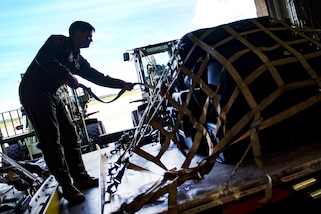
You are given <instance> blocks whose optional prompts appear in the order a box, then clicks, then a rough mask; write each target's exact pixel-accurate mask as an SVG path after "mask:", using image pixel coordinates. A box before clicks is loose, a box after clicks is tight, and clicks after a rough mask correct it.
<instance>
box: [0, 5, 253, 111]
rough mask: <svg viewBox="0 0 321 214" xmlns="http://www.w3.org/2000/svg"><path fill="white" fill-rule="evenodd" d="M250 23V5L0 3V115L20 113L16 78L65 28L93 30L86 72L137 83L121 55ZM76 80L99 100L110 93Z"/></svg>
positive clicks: (251, 10) (85, 51) (64, 33)
mask: <svg viewBox="0 0 321 214" xmlns="http://www.w3.org/2000/svg"><path fill="white" fill-rule="evenodd" d="M253 17H256V8H255V4H254V0H175V1H172V0H152V1H151V0H135V1H128V0H118V1H112V0H91V1H79V0H68V1H65V0H53V1H43V0H29V1H25V0H1V1H0V29H2V32H1V34H0V41H1V43H0V50H1V51H0V93H1V99H0V112H4V111H9V110H12V109H16V108H20V103H19V97H18V86H19V81H20V74H21V73H24V72H25V71H26V69H27V67H28V66H29V64H30V62H31V61H32V60H33V58H34V56H35V54H36V53H37V52H38V50H39V48H40V47H41V46H42V44H43V43H44V42H45V40H46V39H47V38H48V37H49V36H50V35H51V34H63V35H66V36H68V28H69V25H70V24H71V23H72V22H74V21H76V20H83V21H87V22H89V23H91V24H92V25H93V26H94V27H95V29H96V32H95V33H94V35H93V41H94V42H93V43H92V44H91V46H90V47H89V48H87V49H82V50H81V53H82V55H83V56H84V57H85V58H86V59H87V60H88V61H89V62H90V64H91V66H92V67H94V68H96V69H97V70H99V71H100V72H102V73H104V74H105V75H110V76H112V77H115V78H120V79H123V80H125V81H131V82H136V81H137V76H136V72H135V67H134V64H133V62H124V61H123V56H122V54H123V52H125V51H126V50H129V49H133V48H136V47H141V46H145V45H148V44H154V43H159V42H164V41H168V40H173V39H180V38H181V37H183V36H184V35H185V34H186V33H188V32H190V31H194V30H197V29H200V28H207V27H215V26H218V25H221V24H225V23H229V22H232V21H237V20H241V19H246V18H253ZM78 80H79V82H81V83H84V84H86V85H88V86H90V87H91V88H92V90H93V91H94V92H95V93H96V94H98V95H106V94H109V93H111V92H112V93H115V91H111V89H108V88H103V87H100V86H95V85H92V84H90V83H89V82H87V81H84V80H82V79H81V78H80V77H78ZM35 99H37V98H36V97H35Z"/></svg>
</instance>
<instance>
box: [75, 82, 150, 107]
mask: <svg viewBox="0 0 321 214" xmlns="http://www.w3.org/2000/svg"><path fill="white" fill-rule="evenodd" d="M132 84H133V86H135V85H143V86H145V87H147V88H150V89H154V88H155V87H154V86H152V85H148V84H145V83H140V82H136V83H132ZM79 87H80V88H82V89H84V90H85V91H87V92H88V93H89V94H90V95H91V96H92V97H93V98H95V99H96V100H97V101H99V102H101V103H106V104H108V103H112V102H114V101H115V100H117V99H118V98H119V97H120V96H121V95H123V94H124V93H125V91H126V89H121V90H120V91H119V92H118V94H117V96H116V97H114V98H113V99H112V100H110V101H103V100H102V99H100V98H99V97H98V96H97V95H96V94H95V93H94V92H92V90H91V89H90V88H89V87H87V86H85V85H83V84H81V83H80V84H79Z"/></svg>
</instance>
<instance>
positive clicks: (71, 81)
mask: <svg viewBox="0 0 321 214" xmlns="http://www.w3.org/2000/svg"><path fill="white" fill-rule="evenodd" d="M66 84H67V85H68V86H69V87H71V88H73V89H76V88H78V87H79V83H78V80H77V78H76V77H75V76H74V75H72V74H71V73H70V72H69V73H68V74H67V81H66Z"/></svg>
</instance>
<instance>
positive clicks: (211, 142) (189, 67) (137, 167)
mask: <svg viewBox="0 0 321 214" xmlns="http://www.w3.org/2000/svg"><path fill="white" fill-rule="evenodd" d="M318 36H319V32H318V31H316V30H312V29H307V28H304V29H303V28H296V27H294V26H291V25H289V24H287V23H285V22H283V21H279V20H273V19H271V18H269V17H264V18H256V19H248V20H241V21H237V22H233V23H230V24H225V25H221V26H218V27H213V28H207V29H200V30H197V31H194V32H190V33H188V34H186V35H185V36H183V37H182V38H181V39H180V42H179V44H178V45H177V48H176V50H175V51H176V53H175V56H174V57H173V58H171V59H170V61H169V63H168V67H167V68H166V71H165V73H164V74H163V76H162V78H161V80H160V82H159V83H158V85H157V87H156V89H155V91H154V96H153V97H152V100H151V101H150V103H149V104H148V108H147V110H146V111H145V112H144V114H143V120H141V121H140V124H139V126H138V128H137V129H136V131H135V133H134V134H133V136H130V137H129V138H130V141H129V143H128V144H126V145H125V144H122V148H119V151H120V155H119V156H118V157H117V159H116V160H115V162H114V166H113V168H112V170H115V171H116V172H115V173H113V176H112V179H111V180H112V182H111V184H110V185H109V186H108V192H109V193H110V194H114V193H115V192H116V191H117V189H119V188H120V187H121V185H122V178H123V177H124V176H125V175H126V173H133V172H135V173H138V174H142V175H141V176H142V177H146V176H147V175H146V174H149V175H148V176H149V177H148V178H149V179H148V181H149V183H145V184H143V186H142V187H141V191H140V192H139V194H137V195H136V197H132V198H130V199H128V200H127V201H126V202H124V203H122V204H121V206H120V207H119V209H118V210H119V211H120V212H134V211H137V210H139V209H141V208H142V207H143V206H145V205H146V204H149V203H153V202H155V201H157V200H159V198H161V197H164V196H165V197H166V198H167V204H168V210H169V211H170V212H173V213H175V212H179V207H178V206H177V204H178V203H177V201H178V197H179V196H178V188H179V186H180V185H181V184H183V183H184V182H186V181H187V180H195V181H196V180H199V179H202V178H203V177H204V176H206V174H208V173H209V172H210V171H211V170H212V169H213V167H215V163H216V161H221V162H227V163H228V162H231V163H236V162H238V161H240V160H242V159H244V157H245V155H249V154H251V155H250V156H251V158H254V160H255V162H256V164H257V166H258V167H260V168H264V162H262V161H261V159H260V158H261V156H262V155H264V152H267V151H268V150H270V149H279V148H280V147H281V144H282V140H280V139H284V140H287V139H296V140H297V141H300V140H301V139H302V133H305V132H307V131H309V132H311V133H315V131H314V130H313V128H315V127H313V126H312V125H311V123H313V122H312V121H313V120H315V121H318V120H320V112H319V110H318V109H317V108H319V109H320V100H321V94H320V86H321V82H320V74H321V50H320V47H321V43H320V40H319V37H318ZM291 124H292V126H291V129H290V130H289V129H287V128H284V127H289V125H291ZM293 124H295V125H293ZM290 135H291V136H290ZM127 137H128V136H127ZM265 148H268V149H266V150H264V149H265ZM249 151H251V152H249ZM136 178H137V179H138V180H139V176H138V177H136ZM138 180H135V179H134V180H130V181H129V183H131V182H132V183H133V185H137V183H138V185H139V184H140V183H139V181H138ZM131 191H133V190H131Z"/></svg>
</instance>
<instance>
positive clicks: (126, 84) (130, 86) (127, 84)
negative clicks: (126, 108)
mask: <svg viewBox="0 0 321 214" xmlns="http://www.w3.org/2000/svg"><path fill="white" fill-rule="evenodd" d="M133 88H134V85H133V83H131V82H124V84H123V89H124V90H127V91H130V90H132V89H133Z"/></svg>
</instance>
